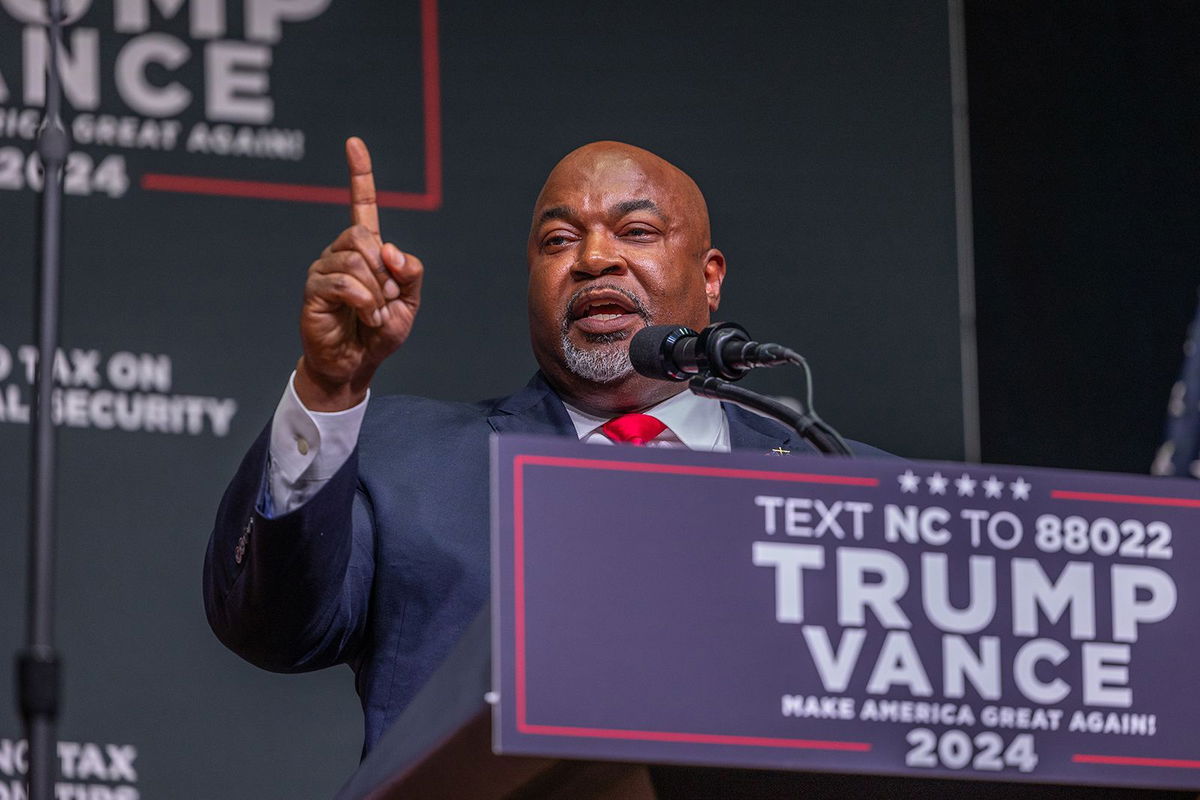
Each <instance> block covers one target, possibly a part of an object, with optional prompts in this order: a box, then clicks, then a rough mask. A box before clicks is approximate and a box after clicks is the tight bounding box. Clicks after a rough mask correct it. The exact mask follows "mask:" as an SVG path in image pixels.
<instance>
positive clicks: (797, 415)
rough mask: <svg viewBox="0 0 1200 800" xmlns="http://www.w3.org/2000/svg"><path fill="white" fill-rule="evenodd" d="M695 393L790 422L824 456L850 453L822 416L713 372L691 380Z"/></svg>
mask: <svg viewBox="0 0 1200 800" xmlns="http://www.w3.org/2000/svg"><path fill="white" fill-rule="evenodd" d="M688 388H689V389H691V391H692V394H696V395H699V396H700V397H708V398H712V399H715V400H724V401H726V402H730V403H735V404H736V405H739V406H744V407H745V408H748V409H750V410H751V411H757V412H760V413H763V414H766V415H767V416H768V417H771V418H772V419H774V420H776V421H778V422H780V423H782V424H784V425H787V426H788V427H789V428H791V429H792V430H794V431H795V432H796V433H797V434H799V435H800V437H801V438H803V439H805V440H806V441H808V442H809V443H810V444H812V446H813V447H815V448H817V450H818V451H820V452H821V453H824V454H825V455H838V456H851V455H853V454H852V453H851V452H850V448H849V447H847V446H846V443H845V442H844V441H842V437H841V436H839V435H838V433H837V431H835V430H833V428H830V427H829V426H828V425H827V424H825V423H824V422H823V421H821V419H820V418H818V417H814V416H811V415H809V414H807V413H805V412H803V411H797V410H796V409H794V408H789V407H788V406H785V405H784V404H783V403H780V402H779V401H778V400H772V399H771V398H769V397H766V396H764V395H761V394H759V393H758V392H754V391H751V390H750V389H746V388H744V387H742V386H736V385H734V384H733V383H730V382H729V381H726V380H722V379H721V378H716V377H713V376H711V375H697V376H696V377H694V378H692V379H691V380H689V381H688Z"/></svg>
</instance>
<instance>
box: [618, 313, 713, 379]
mask: <svg viewBox="0 0 1200 800" xmlns="http://www.w3.org/2000/svg"><path fill="white" fill-rule="evenodd" d="M688 336H693V337H694V336H696V332H695V331H693V330H692V329H691V328H685V327H683V326H682V325H650V326H648V327H645V328H642V329H641V330H640V331H638V332H637V333H635V334H634V335H633V339H631V340H630V342H629V361H630V362H631V363H632V364H633V368H634V369H635V370H637V371H638V372H639V373H640V374H642V375H645V376H646V377H647V378H658V379H659V380H663V381H674V380H682V379H683V378H682V377H681V376H679V375H678V370H677V368H676V366H675V362H674V360H673V359H671V357H670V352H671V350H672V349H673V348H674V345H675V343H676V342H677V341H679V340H680V339H683V338H685V337H688Z"/></svg>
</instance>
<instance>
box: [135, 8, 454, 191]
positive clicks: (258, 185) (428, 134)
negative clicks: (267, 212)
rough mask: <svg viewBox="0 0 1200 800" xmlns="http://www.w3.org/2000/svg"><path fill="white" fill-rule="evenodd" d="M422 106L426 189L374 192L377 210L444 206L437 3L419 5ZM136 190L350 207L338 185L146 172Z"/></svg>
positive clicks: (343, 189) (341, 188)
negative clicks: (311, 184)
mask: <svg viewBox="0 0 1200 800" xmlns="http://www.w3.org/2000/svg"><path fill="white" fill-rule="evenodd" d="M421 107H422V112H423V117H424V130H425V190H424V191H423V192H390V191H379V192H376V203H377V204H378V205H379V207H380V208H402V209H408V210H411V211H434V210H436V209H438V208H441V205H442V102H441V74H440V71H439V56H438V20H437V0H421ZM139 185H140V186H141V188H142V189H143V190H146V191H151V192H180V193H183V194H201V195H217V196H220V197H252V198H255V199H258V200H284V201H287V202H291V203H328V204H332V205H345V204H347V203H349V202H350V190H349V189H347V188H345V187H341V186H310V185H307V184H299V183H275V182H273V181H243V180H236V179H233V178H204V177H200V176H196V175H175V174H171V173H163V172H147V173H145V174H144V175H142V178H141V181H140V183H139Z"/></svg>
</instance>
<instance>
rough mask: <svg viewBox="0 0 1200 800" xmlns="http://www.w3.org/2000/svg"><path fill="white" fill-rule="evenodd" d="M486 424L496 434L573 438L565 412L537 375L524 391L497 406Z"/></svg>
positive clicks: (572, 426) (556, 396)
mask: <svg viewBox="0 0 1200 800" xmlns="http://www.w3.org/2000/svg"><path fill="white" fill-rule="evenodd" d="M487 421H488V425H491V426H492V430H494V431H495V432H496V433H534V434H543V435H546V436H574V435H575V426H574V425H573V424H572V423H571V417H570V415H568V414H567V409H566V408H564V407H563V404H562V401H561V400H559V399H558V395H557V394H555V393H554V392H553V391H551V389H550V386H549V385H548V384H547V383H546V381H545V379H544V378H542V374H541V373H540V372H539V373H537V374H536V375H534V376H533V379H532V380H530V381H529V383H528V385H526V386H525V388H524V389H522V390H521V391H519V392H517V393H516V394H513V395H509V396H508V397H506V398H504V399H503V400H501V401H500V402H499V403H497V404H496V406H495V408H494V410H493V411H492V413H491V414H489V415H488V418H487Z"/></svg>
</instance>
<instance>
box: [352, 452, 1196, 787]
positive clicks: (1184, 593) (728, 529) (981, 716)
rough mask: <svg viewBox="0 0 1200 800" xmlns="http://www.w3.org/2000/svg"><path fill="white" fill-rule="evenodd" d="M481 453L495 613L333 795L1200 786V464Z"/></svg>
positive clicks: (488, 612) (469, 633) (475, 628)
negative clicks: (1189, 471) (1184, 475)
mask: <svg viewBox="0 0 1200 800" xmlns="http://www.w3.org/2000/svg"><path fill="white" fill-rule="evenodd" d="M598 451H599V452H598ZM493 467H494V475H493V510H494V515H493V516H494V518H493V565H492V566H493V599H492V604H491V606H492V607H491V608H490V609H485V610H483V611H482V612H481V613H480V615H479V616H478V617H477V618H476V619H475V620H474V621H473V622H472V623H471V624H470V625H469V626H468V628H467V629H466V630H465V632H464V634H463V636H462V638H461V639H460V641H459V643H458V645H457V646H456V647H455V649H454V650H453V651H452V652H451V654H450V655H449V656H448V658H447V659H446V661H445V663H444V664H443V665H442V666H441V667H440V668H439V669H438V670H437V672H436V673H435V675H434V677H433V678H432V679H431V680H430V681H429V683H428V684H427V685H426V686H425V687H424V688H423V689H422V690H421V692H419V693H418V695H417V697H416V698H415V699H414V701H413V702H412V703H411V704H410V705H409V707H408V708H407V709H406V710H405V711H404V712H403V714H402V715H401V716H400V718H399V719H398V720H397V721H396V722H395V723H394V724H393V726H392V728H391V729H390V730H389V731H388V732H387V733H386V734H385V735H384V737H383V738H382V739H381V740H380V741H379V743H378V744H377V746H376V748H375V749H374V751H373V752H372V753H371V754H370V755H369V757H368V758H367V759H365V760H364V762H363V764H362V765H361V767H360V769H359V771H358V772H356V773H355V775H354V776H352V778H351V779H350V780H349V781H348V782H347V784H346V786H345V787H344V788H343V790H342V792H341V793H340V794H339V795H338V797H339V798H345V800H350V799H351V798H389V797H403V798H440V797H446V798H468V797H469V798H492V797H495V798H559V797H562V798H566V797H570V798H607V797H620V798H632V800H640V798H660V799H661V800H669V798H673V797H744V798H754V797H776V796H791V795H793V794H795V795H797V796H799V793H803V796H805V797H807V798H821V797H831V798H832V797H847V796H868V795H873V796H888V797H914V798H915V797H923V798H930V797H957V796H962V795H963V794H964V793H965V792H966V793H970V794H972V795H974V796H978V797H1014V798H1015V797H1017V796H1018V794H1019V796H1020V797H1022V798H1025V799H1028V798H1031V797H1056V798H1063V797H1080V798H1083V797H1090V798H1096V797H1142V796H1145V797H1166V796H1175V793H1173V792H1168V791H1139V790H1137V789H1135V788H1134V787H1160V789H1164V790H1165V789H1168V788H1171V789H1185V788H1196V787H1198V786H1200V726H1197V725H1196V722H1195V721H1196V720H1197V719H1200V689H1198V688H1197V687H1195V686H1193V685H1192V684H1193V682H1192V681H1191V679H1190V673H1191V669H1190V667H1189V665H1190V664H1191V663H1194V661H1195V656H1196V650H1197V648H1196V645H1195V640H1196V638H1197V637H1196V636H1195V630H1194V628H1195V626H1196V623H1195V620H1196V619H1200V591H1197V590H1196V589H1195V588H1193V584H1194V583H1195V580H1194V579H1193V578H1192V577H1191V576H1193V575H1195V574H1196V570H1195V567H1196V563H1197V561H1198V560H1200V538H1198V536H1197V534H1200V488H1198V487H1197V485H1196V484H1195V483H1193V482H1188V481H1179V480H1166V479H1150V478H1142V477H1135V476H1120V475H1101V474H1092V473H1079V472H1068V471H1056V470H1039V469H1014V468H1007V467H991V466H979V465H958V464H944V463H925V462H904V461H900V460H895V461H871V460H847V459H828V460H820V459H815V458H807V457H801V458H795V457H793V458H779V457H773V458H767V457H765V456H761V455H758V454H730V455H715V454H706V453H690V452H680V451H664V450H653V449H636V450H635V449H632V448H595V447H586V446H582V445H578V444H577V443H574V442H564V441H562V440H557V439H555V440H545V439H539V438H531V437H515V438H508V437H505V438H502V439H499V440H497V441H496V442H495V443H494V446H493ZM680 498H683V500H682V501H681V500H680ZM493 748H498V749H499V750H500V752H502V753H503V754H502V755H497V754H495V753H494V752H493ZM668 765H674V766H668ZM933 778H940V779H942V780H932V779H933ZM946 778H950V779H952V780H945V779H946ZM962 779H969V780H971V781H972V783H971V784H969V785H967V784H964V782H963V780H962ZM1008 781H1015V782H1016V783H1008ZM1047 784H1075V785H1074V786H1062V785H1047ZM1101 787H1109V788H1101Z"/></svg>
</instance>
